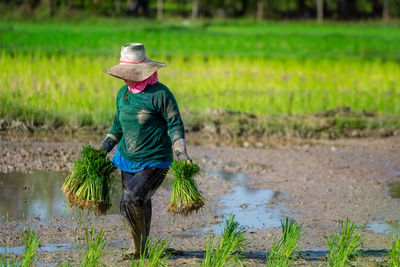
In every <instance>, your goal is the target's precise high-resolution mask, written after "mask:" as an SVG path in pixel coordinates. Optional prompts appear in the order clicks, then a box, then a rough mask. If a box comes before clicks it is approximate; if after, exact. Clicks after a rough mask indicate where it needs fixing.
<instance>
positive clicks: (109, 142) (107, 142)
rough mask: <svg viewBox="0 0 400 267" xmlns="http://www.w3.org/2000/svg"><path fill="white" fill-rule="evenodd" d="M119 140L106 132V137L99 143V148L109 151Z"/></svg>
mask: <svg viewBox="0 0 400 267" xmlns="http://www.w3.org/2000/svg"><path fill="white" fill-rule="evenodd" d="M118 142H119V140H118V138H117V137H115V136H114V135H112V134H107V136H106V138H105V139H104V140H103V143H101V145H100V150H103V151H106V152H107V153H108V152H110V151H111V150H112V149H113V148H114V146H115V145H116V144H118Z"/></svg>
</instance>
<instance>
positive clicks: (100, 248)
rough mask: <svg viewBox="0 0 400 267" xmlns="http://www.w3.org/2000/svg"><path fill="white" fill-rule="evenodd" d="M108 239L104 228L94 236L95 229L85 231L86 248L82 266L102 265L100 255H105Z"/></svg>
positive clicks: (94, 266) (93, 266)
mask: <svg viewBox="0 0 400 267" xmlns="http://www.w3.org/2000/svg"><path fill="white" fill-rule="evenodd" d="M106 244H107V240H106V238H105V236H104V232H103V230H100V231H99V233H98V234H97V235H96V237H95V236H94V229H93V228H92V229H91V231H88V230H86V231H85V245H86V250H85V254H84V256H83V259H82V262H81V267H96V266H99V265H100V257H101V256H102V255H103V252H104V248H105V247H106Z"/></svg>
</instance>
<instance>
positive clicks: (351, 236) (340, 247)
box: [326, 219, 364, 267]
mask: <svg viewBox="0 0 400 267" xmlns="http://www.w3.org/2000/svg"><path fill="white" fill-rule="evenodd" d="M340 228H341V231H340V233H336V234H332V235H331V236H330V237H329V238H327V240H326V243H327V246H328V249H329V253H328V255H327V266H328V267H342V266H345V264H346V263H347V262H348V261H349V259H350V257H352V256H355V255H358V254H359V253H358V251H357V249H359V248H360V247H361V246H362V244H363V242H364V241H363V237H362V236H360V235H359V231H360V226H357V225H356V224H355V223H353V222H351V221H350V220H349V219H347V220H346V222H343V221H342V222H340Z"/></svg>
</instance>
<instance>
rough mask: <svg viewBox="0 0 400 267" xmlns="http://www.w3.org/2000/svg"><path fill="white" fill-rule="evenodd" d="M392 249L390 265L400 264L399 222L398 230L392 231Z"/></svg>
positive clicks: (395, 266)
mask: <svg viewBox="0 0 400 267" xmlns="http://www.w3.org/2000/svg"><path fill="white" fill-rule="evenodd" d="M391 243H392V244H391V245H392V249H391V250H390V252H389V258H390V267H397V266H400V223H399V224H398V231H397V234H396V231H394V232H393V233H392V236H391Z"/></svg>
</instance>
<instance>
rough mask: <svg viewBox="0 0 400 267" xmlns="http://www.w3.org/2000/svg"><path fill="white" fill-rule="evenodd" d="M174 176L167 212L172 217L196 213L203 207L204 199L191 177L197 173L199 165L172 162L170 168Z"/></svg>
mask: <svg viewBox="0 0 400 267" xmlns="http://www.w3.org/2000/svg"><path fill="white" fill-rule="evenodd" d="M170 170H171V172H172V174H173V176H174V180H173V181H172V195H171V201H170V203H169V205H168V211H169V212H171V213H173V214H174V215H177V214H182V215H184V216H187V215H188V214H189V213H191V212H193V211H197V210H198V209H200V208H201V207H202V206H203V205H204V198H203V197H202V196H201V194H200V192H199V191H198V189H197V184H196V182H195V181H194V179H193V177H194V176H195V175H196V174H198V173H199V171H200V168H199V165H197V164H195V163H192V164H190V163H187V162H185V161H174V162H173V163H172V165H171V167H170Z"/></svg>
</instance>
